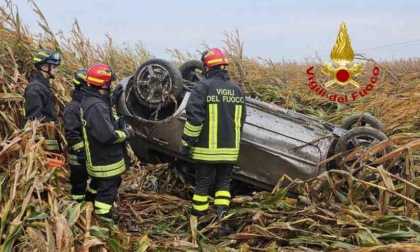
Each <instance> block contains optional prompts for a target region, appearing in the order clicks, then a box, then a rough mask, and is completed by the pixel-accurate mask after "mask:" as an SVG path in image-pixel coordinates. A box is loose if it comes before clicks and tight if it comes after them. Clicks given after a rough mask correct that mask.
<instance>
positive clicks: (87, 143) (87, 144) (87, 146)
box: [80, 108, 92, 165]
mask: <svg viewBox="0 0 420 252" xmlns="http://www.w3.org/2000/svg"><path fill="white" fill-rule="evenodd" d="M80 119H81V121H82V126H83V138H84V139H85V145H86V148H85V149H86V161H87V164H88V165H92V157H91V156H90V149H89V141H88V137H87V132H86V120H85V119H83V109H82V108H80Z"/></svg>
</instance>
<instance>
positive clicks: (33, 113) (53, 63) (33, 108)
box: [22, 50, 61, 152]
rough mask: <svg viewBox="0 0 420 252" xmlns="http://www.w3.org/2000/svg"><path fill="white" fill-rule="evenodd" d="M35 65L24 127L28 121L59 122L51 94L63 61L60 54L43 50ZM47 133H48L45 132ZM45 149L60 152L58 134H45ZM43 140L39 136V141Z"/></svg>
mask: <svg viewBox="0 0 420 252" xmlns="http://www.w3.org/2000/svg"><path fill="white" fill-rule="evenodd" d="M33 63H34V65H35V68H36V70H37V72H36V75H35V77H34V79H33V80H32V81H31V82H30V83H29V85H28V86H27V87H26V89H25V92H24V95H23V97H24V104H23V107H24V110H23V122H22V127H24V126H25V124H26V122H27V121H30V120H35V119H38V120H40V121H41V122H43V123H46V122H53V123H56V122H57V115H56V112H55V102H54V100H53V95H52V92H51V83H50V79H54V78H55V75H56V73H57V67H58V66H59V65H60V63H61V60H60V56H59V55H58V53H55V52H53V51H50V50H41V51H40V52H38V53H37V54H36V55H35V57H34V59H33ZM44 133H46V132H44ZM45 137H46V138H47V139H46V146H45V149H46V150H48V151H53V152H60V151H61V149H60V145H59V142H58V137H57V134H56V135H55V136H49V137H48V136H47V135H46V134H45ZM40 138H41V136H40V135H37V140H39V139H40Z"/></svg>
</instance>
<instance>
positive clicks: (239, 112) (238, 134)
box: [235, 105, 242, 149]
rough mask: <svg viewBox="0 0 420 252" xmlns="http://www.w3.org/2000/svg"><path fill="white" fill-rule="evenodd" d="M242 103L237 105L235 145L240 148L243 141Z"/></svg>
mask: <svg viewBox="0 0 420 252" xmlns="http://www.w3.org/2000/svg"><path fill="white" fill-rule="evenodd" d="M241 118H242V105H235V146H236V148H237V149H239V144H240V142H241Z"/></svg>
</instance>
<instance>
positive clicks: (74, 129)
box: [63, 70, 97, 202]
mask: <svg viewBox="0 0 420 252" xmlns="http://www.w3.org/2000/svg"><path fill="white" fill-rule="evenodd" d="M86 74H87V73H86V70H79V71H77V72H76V74H75V75H74V77H73V79H72V84H73V86H74V90H73V92H72V94H71V97H72V99H71V101H70V103H69V104H67V106H66V107H65V108H64V112H63V117H64V136H65V138H66V140H67V144H68V150H67V161H68V163H69V165H70V183H71V185H72V188H71V196H72V199H73V200H76V201H78V202H81V201H83V200H86V201H91V202H94V198H95V196H96V188H97V187H96V185H95V182H94V181H92V182H91V183H90V184H89V185H88V173H87V170H86V152H85V148H84V143H83V131H82V122H81V119H80V102H81V101H82V97H83V91H82V90H83V89H84V88H85V87H86ZM86 189H87V190H86Z"/></svg>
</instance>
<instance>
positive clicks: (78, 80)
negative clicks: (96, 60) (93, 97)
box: [71, 70, 87, 89]
mask: <svg viewBox="0 0 420 252" xmlns="http://www.w3.org/2000/svg"><path fill="white" fill-rule="evenodd" d="M86 75H87V72H86V70H79V71H77V72H76V73H75V74H74V77H73V80H72V81H71V82H72V83H73V85H74V87H75V88H76V89H80V88H81V87H84V86H86Z"/></svg>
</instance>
